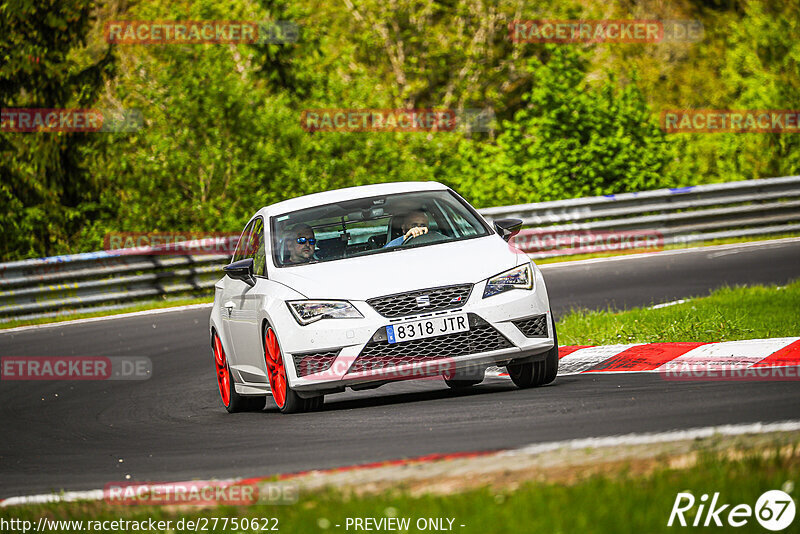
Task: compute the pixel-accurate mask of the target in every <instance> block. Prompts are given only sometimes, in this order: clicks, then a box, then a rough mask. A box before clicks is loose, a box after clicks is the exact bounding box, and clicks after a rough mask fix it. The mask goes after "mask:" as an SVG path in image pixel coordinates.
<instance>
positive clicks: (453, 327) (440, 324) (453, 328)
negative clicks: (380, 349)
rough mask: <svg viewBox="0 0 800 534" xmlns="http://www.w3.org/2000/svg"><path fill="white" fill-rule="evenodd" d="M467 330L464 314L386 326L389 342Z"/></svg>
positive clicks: (467, 325) (467, 323) (467, 322)
mask: <svg viewBox="0 0 800 534" xmlns="http://www.w3.org/2000/svg"><path fill="white" fill-rule="evenodd" d="M467 331H469V321H467V316H466V314H464V315H452V316H450V317H436V318H431V319H419V320H417V321H409V322H407V323H399V324H390V325H389V326H387V327H386V335H387V337H388V338H389V343H402V342H403V341H412V340H414V339H424V338H426V337H435V336H444V335H446V334H455V333H457V332H467Z"/></svg>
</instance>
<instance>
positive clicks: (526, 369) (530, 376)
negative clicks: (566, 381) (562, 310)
mask: <svg viewBox="0 0 800 534" xmlns="http://www.w3.org/2000/svg"><path fill="white" fill-rule="evenodd" d="M506 369H507V370H508V375H509V376H510V377H511V380H512V381H513V382H514V383H515V384H516V385H517V386H518V387H520V388H530V387H536V386H544V385H545V384H549V383H550V382H552V381H553V380H555V379H556V375H557V374H558V335H556V331H555V327H553V348H552V349H550V350H549V351H547V356H545V358H544V360H540V361H538V362H528V363H516V364H510V365H508V366H506Z"/></svg>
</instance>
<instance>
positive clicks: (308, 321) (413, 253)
mask: <svg viewBox="0 0 800 534" xmlns="http://www.w3.org/2000/svg"><path fill="white" fill-rule="evenodd" d="M521 224H522V222H521V221H519V220H516V219H504V220H497V221H494V229H493V228H492V226H490V225H489V224H488V223H487V222H486V220H484V219H483V217H481V215H480V214H478V212H477V211H475V209H474V208H473V207H472V206H470V205H469V204H468V203H467V202H466V201H465V200H464V199H463V198H461V197H460V196H459V195H458V194H456V193H455V192H454V191H453V190H451V189H450V188H448V187H446V186H445V185H442V184H439V183H436V182H424V183H423V182H407V183H391V184H378V185H368V186H361V187H352V188H347V189H340V190H337V191H328V192H324V193H316V194H313V195H307V196H303V197H299V198H294V199H291V200H286V201H283V202H279V203H277V204H273V205H271V206H267V207H265V208H262V209H260V210H259V211H258V212H257V213H256V214H255V215H253V217H252V218H251V219H250V221H249V222H248V223H247V226H246V227H245V229H244V232H243V233H242V236H241V238H240V240H239V243H238V245H237V248H236V251H235V253H234V255H233V259H232V262H231V264H230V265H227V266H226V267H225V268H224V269H225V276H224V277H223V278H222V279H221V280H220V281H219V282H217V283H216V285H215V294H214V306H213V308H212V311H211V318H210V321H209V327H210V333H211V346H212V351H213V355H214V361H215V365H216V371H217V380H218V382H219V391H220V395H221V396H222V403H223V405H224V406H225V408H226V409H227V410H228V411H229V412H236V411H242V410H260V409H262V408H263V407H264V406H265V403H266V397H267V395H269V394H271V395H272V397H273V399H274V400H275V403H276V404H277V406H278V408H279V409H280V410H281V411H282V412H284V413H289V412H298V411H308V410H316V409H319V408H320V407H321V406H322V404H323V398H324V395H326V394H329V393H338V392H342V391H344V390H345V388H348V387H349V388H352V389H354V390H358V389H367V388H373V387H378V386H380V385H383V384H386V383H387V382H390V381H393V380H406V379H416V378H430V377H440V376H443V377H444V378H445V381H446V382H447V385H449V386H450V387H454V388H459V387H470V386H472V385H475V384H477V383H479V382H481V381H482V380H483V378H484V373H485V371H486V368H487V367H489V366H505V367H506V368H507V369H508V372H509V375H510V376H511V379H512V380H513V381H514V383H515V384H517V386H519V387H522V388H525V387H531V386H540V385H543V384H547V383H550V382H552V381H553V380H554V379H555V377H556V372H557V370H558V341H557V338H556V331H555V325H554V322H553V317H552V314H551V313H550V305H549V301H548V298H547V290H546V288H545V284H544V279H543V278H542V274H541V272H540V271H539V269H538V268H537V267H536V265H534V264H533V263H532V262H531V261H530V260H529V259H528V257H527V256H525V255H524V254H522V253H520V252H519V251H518V250H516V249H515V248H514V247H512V246H511V245H509V243H508V242H507V241H508V240H509V239H510V238H511V236H513V235H514V234H515V233H517V232H518V231H519V228H520V226H521Z"/></svg>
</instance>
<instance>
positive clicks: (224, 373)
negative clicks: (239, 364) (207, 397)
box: [214, 333, 231, 408]
mask: <svg viewBox="0 0 800 534" xmlns="http://www.w3.org/2000/svg"><path fill="white" fill-rule="evenodd" d="M214 364H216V367H217V384H219V394H220V397H222V404H224V405H225V407H226V408H227V407H228V406H230V404H231V375H230V372H229V371H228V361H227V358H226V357H225V350H223V348H222V342H221V341H220V340H219V336H218V335H217V334H216V333H215V334H214Z"/></svg>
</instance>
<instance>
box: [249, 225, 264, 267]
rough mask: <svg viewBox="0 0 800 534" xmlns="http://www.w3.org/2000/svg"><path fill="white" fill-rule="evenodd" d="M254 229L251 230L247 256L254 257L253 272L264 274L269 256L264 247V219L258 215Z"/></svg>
mask: <svg viewBox="0 0 800 534" xmlns="http://www.w3.org/2000/svg"><path fill="white" fill-rule="evenodd" d="M253 222H254V224H253V229H252V231H251V232H250V240H249V241H248V244H247V256H246V257H248V258H253V274H254V275H256V276H264V269H265V268H266V263H267V258H266V254H265V247H264V219H262V218H261V217H256V219H255V221H253Z"/></svg>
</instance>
